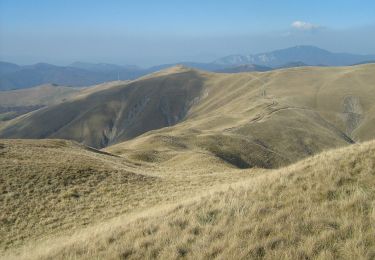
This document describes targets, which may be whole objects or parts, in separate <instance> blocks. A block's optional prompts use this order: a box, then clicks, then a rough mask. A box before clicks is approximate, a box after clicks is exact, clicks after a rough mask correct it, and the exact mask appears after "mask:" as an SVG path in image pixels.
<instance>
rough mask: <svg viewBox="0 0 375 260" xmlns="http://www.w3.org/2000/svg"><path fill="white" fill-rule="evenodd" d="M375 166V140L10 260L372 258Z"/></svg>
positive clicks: (41, 246)
mask: <svg viewBox="0 0 375 260" xmlns="http://www.w3.org/2000/svg"><path fill="white" fill-rule="evenodd" d="M374 169H375V142H368V143H364V144H361V145H357V144H356V145H352V146H349V147H347V148H344V149H339V150H333V151H329V152H324V153H322V154H319V155H317V156H314V157H312V158H309V159H306V160H304V161H301V162H298V163H296V164H294V165H291V166H288V167H286V168H283V169H280V170H270V171H264V172H263V173H259V174H257V175H250V176H249V178H248V180H247V181H241V182H239V183H237V184H232V185H227V186H226V188H225V186H224V187H221V188H217V187H216V188H213V189H212V190H211V191H210V192H208V195H207V194H206V195H203V196H196V197H192V199H189V200H185V201H182V202H180V203H178V204H176V205H175V206H173V205H170V206H165V207H163V206H162V207H159V209H158V208H154V209H151V210H147V211H145V212H143V213H142V212H141V213H138V214H135V215H133V216H130V217H129V216H128V217H127V216H126V215H125V216H124V217H120V218H117V219H115V220H112V221H109V222H106V223H103V224H102V225H98V226H97V227H91V228H88V229H85V230H83V231H81V232H79V233H76V234H75V235H73V236H70V237H61V238H56V239H51V240H48V241H46V242H44V243H41V244H39V245H38V244H31V247H26V248H25V249H24V250H25V251H23V252H21V253H19V254H14V253H13V255H12V254H8V255H6V257H7V258H10V259H11V258H12V257H15V258H17V259H23V258H25V259H151V258H159V259H177V258H183V257H184V258H188V259H210V258H218V259H249V258H250V259H263V258H264V259H338V258H340V259H373V258H374V257H375V237H374V232H375V226H374V221H375V190H374V185H375V178H374V177H375V170H374ZM245 171H247V170H245Z"/></svg>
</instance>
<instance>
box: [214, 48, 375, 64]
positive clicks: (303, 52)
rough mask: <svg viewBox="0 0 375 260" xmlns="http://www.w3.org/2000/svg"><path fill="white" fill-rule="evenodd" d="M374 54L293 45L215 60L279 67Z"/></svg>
mask: <svg viewBox="0 0 375 260" xmlns="http://www.w3.org/2000/svg"><path fill="white" fill-rule="evenodd" d="M374 58H375V56H374V55H356V54H348V53H332V52H329V51H326V50H323V49H320V48H317V47H314V46H295V47H291V48H286V49H281V50H275V51H272V52H266V53H259V54H255V55H230V56H227V57H223V58H221V59H218V60H216V61H215V62H214V63H216V64H220V65H243V64H258V65H263V66H270V67H280V66H282V65H284V64H287V63H292V62H302V63H305V64H308V65H326V66H345V65H351V64H355V63H360V62H363V61H366V60H373V59H374Z"/></svg>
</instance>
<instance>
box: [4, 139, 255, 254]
mask: <svg viewBox="0 0 375 260" xmlns="http://www.w3.org/2000/svg"><path fill="white" fill-rule="evenodd" d="M195 165H196V167H195V168H192V167H189V168H184V167H179V168H176V167H175V168H160V167H149V166H148V165H145V164H140V163H135V162H132V161H130V160H126V159H124V158H121V157H117V156H114V155H111V154H108V153H104V152H102V151H98V150H95V149H93V148H88V147H86V146H83V145H79V144H78V143H75V142H72V141H65V140H57V139H56V140H51V139H45V140H5V139H1V140H0V223H1V225H0V237H1V238H2V239H1V240H0V252H1V251H3V250H5V249H9V248H17V247H18V246H20V245H23V244H25V243H27V242H30V241H35V240H38V239H41V238H44V237H51V236H55V235H56V234H61V233H66V232H68V233H69V232H70V233H71V232H73V231H74V230H77V229H80V228H83V227H86V226H89V225H93V224H94V223H99V222H100V221H103V220H106V219H109V218H113V217H116V216H118V215H120V214H128V213H134V212H137V211H139V210H142V209H147V208H149V207H151V206H155V205H163V204H165V203H171V202H176V201H179V200H180V199H182V198H184V197H186V196H192V195H193V194H197V193H199V192H202V191H204V190H205V189H206V188H208V187H211V186H214V185H219V184H223V183H225V184H227V183H231V182H235V181H238V180H239V179H241V178H244V177H246V176H248V175H249V173H239V172H238V171H234V172H233V170H231V169H230V168H228V167H225V165H223V164H222V163H221V162H220V161H219V160H212V158H210V157H207V158H202V156H201V158H200V159H199V160H197V161H196V163H195Z"/></svg>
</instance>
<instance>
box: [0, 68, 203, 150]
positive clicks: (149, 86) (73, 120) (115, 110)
mask: <svg viewBox="0 0 375 260" xmlns="http://www.w3.org/2000/svg"><path fill="white" fill-rule="evenodd" d="M157 75H159V76H154V77H147V78H144V79H142V80H139V81H134V82H130V83H127V84H126V83H125V84H123V85H120V86H118V85H116V86H114V87H112V88H108V89H104V90H101V91H95V92H94V93H91V94H88V95H83V96H82V97H77V98H76V99H74V100H69V101H67V102H64V103H62V104H58V105H55V106H51V107H47V108H45V109H42V110H38V111H36V112H35V113H32V114H28V115H26V116H24V117H23V118H17V119H15V120H14V122H12V123H11V124H10V125H9V126H7V127H6V128H5V129H4V130H3V131H2V136H3V137H22V138H48V137H53V138H65V139H73V140H77V141H80V142H83V143H85V144H88V145H91V146H94V147H99V148H100V147H104V146H107V145H108V144H111V143H115V142H118V141H122V140H126V139H129V138H132V137H134V136H137V135H140V134H142V133H144V132H146V131H149V130H152V129H157V128H161V127H165V126H170V125H173V124H176V123H177V122H179V121H181V120H182V119H183V118H184V117H185V115H186V113H187V111H188V110H189V108H190V106H191V105H192V104H193V103H194V102H195V101H194V100H195V98H197V97H199V95H200V91H201V88H202V82H201V81H202V80H201V78H200V75H199V73H197V72H195V71H194V70H186V69H181V71H178V72H177V73H172V74H169V73H167V74H166V75H165V76H162V75H160V74H157Z"/></svg>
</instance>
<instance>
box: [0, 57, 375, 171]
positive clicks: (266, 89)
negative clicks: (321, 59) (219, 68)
mask: <svg viewBox="0 0 375 260" xmlns="http://www.w3.org/2000/svg"><path fill="white" fill-rule="evenodd" d="M374 70H375V66H374V65H373V64H369V65H360V66H351V67H339V68H332V67H330V68H324V67H301V68H291V69H283V70H277V71H271V72H262V73H260V72H253V73H238V74H217V73H208V72H202V71H198V70H193V69H188V68H184V67H174V68H171V69H167V70H164V71H161V72H158V73H154V74H151V75H148V76H145V77H142V78H140V79H138V80H135V81H131V82H128V83H124V84H123V85H116V86H113V87H108V88H106V89H103V90H101V91H95V92H94V93H91V94H87V95H83V96H82V97H80V98H76V99H74V100H70V101H68V102H64V103H62V104H58V105H55V106H50V107H48V108H45V109H41V110H39V111H37V112H35V113H32V114H29V115H27V116H25V117H22V118H16V119H14V120H13V121H11V122H9V124H7V125H6V126H3V127H2V128H1V129H0V136H1V137H3V138H4V137H6V138H64V139H73V140H76V141H78V142H82V143H84V144H86V145H90V146H94V147H97V148H102V147H106V146H108V145H113V144H116V143H120V142H123V141H126V140H130V139H132V138H134V137H137V136H139V137H138V138H136V139H133V140H131V141H129V142H125V143H122V144H119V145H118V146H114V147H111V148H109V150H110V151H112V152H114V153H116V154H123V155H125V153H127V151H129V148H131V152H130V153H129V154H128V156H130V157H132V158H134V157H138V158H140V159H141V160H142V158H144V159H145V160H146V161H150V160H151V161H152V160H156V161H158V162H161V163H163V162H164V161H165V162H166V163H167V161H168V160H170V159H173V158H175V159H176V160H177V158H179V156H182V157H184V156H185V155H184V153H188V154H190V153H191V152H192V151H194V152H196V153H198V154H199V153H209V154H211V155H212V156H214V157H217V158H220V159H221V160H223V161H224V162H226V163H228V164H231V165H233V166H235V167H239V168H249V167H263V168H275V167H279V166H282V165H286V164H289V163H291V162H295V161H296V160H299V159H302V158H305V157H306V156H309V155H312V154H315V153H317V152H320V151H322V150H324V149H327V148H334V147H340V146H344V145H347V144H350V143H353V142H354V141H359V140H360V141H365V140H370V139H371V138H374V132H373V131H371V129H373V127H374V123H375V117H374V115H375V113H374V109H375V106H374V103H373V100H375V89H374V88H375V84H374V83H375V76H374V75H375V74H374ZM166 126H170V127H169V128H164V127H166ZM150 130H154V131H151V132H149V131H150ZM146 132H147V133H146ZM142 134H143V135H142ZM160 152H163V154H164V155H165V154H168V156H164V155H163V156H164V159H163V158H158V156H157V154H159V153H160ZM165 152H167V153H165ZM150 154H151V155H152V156H149V155H150ZM165 159H166V160H165ZM163 160H164V161H163Z"/></svg>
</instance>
